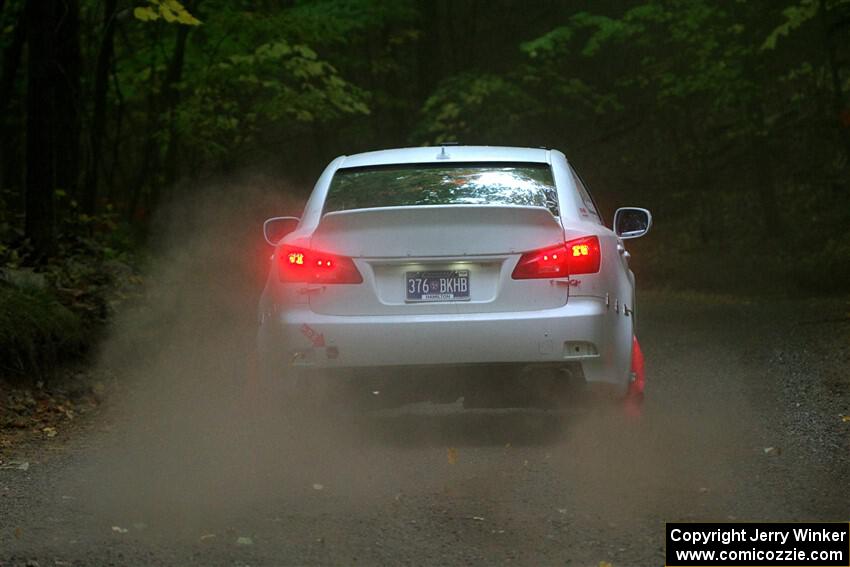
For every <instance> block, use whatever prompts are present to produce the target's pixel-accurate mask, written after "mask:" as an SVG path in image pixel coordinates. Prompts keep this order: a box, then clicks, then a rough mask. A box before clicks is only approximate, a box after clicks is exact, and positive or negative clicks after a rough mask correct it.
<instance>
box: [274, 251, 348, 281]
mask: <svg viewBox="0 0 850 567" xmlns="http://www.w3.org/2000/svg"><path fill="white" fill-rule="evenodd" d="M278 257H279V258H280V261H279V266H278V267H279V274H280V281H283V282H290V283H298V282H300V283H324V284H359V283H362V282H363V276H361V275H360V272H359V271H358V270H357V266H355V265H354V260H352V259H351V258H348V257H346V256H337V255H335V254H328V253H326V252H319V251H317V250H308V249H306V248H295V247H293V246H284V247H283V248H282V249H281V250H280V252H279V256H278Z"/></svg>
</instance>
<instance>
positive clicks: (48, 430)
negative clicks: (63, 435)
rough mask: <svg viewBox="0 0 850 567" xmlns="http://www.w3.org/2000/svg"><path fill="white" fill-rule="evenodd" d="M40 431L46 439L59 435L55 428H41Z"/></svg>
mask: <svg viewBox="0 0 850 567" xmlns="http://www.w3.org/2000/svg"><path fill="white" fill-rule="evenodd" d="M41 430H42V431H43V432H44V434H45V435H46V436H48V437H56V434H57V433H59V432H58V431H56V428H55V427H43V428H42V429H41Z"/></svg>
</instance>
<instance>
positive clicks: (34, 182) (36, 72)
mask: <svg viewBox="0 0 850 567" xmlns="http://www.w3.org/2000/svg"><path fill="white" fill-rule="evenodd" d="M55 9H56V4H55V3H54V2H42V1H32V2H27V7H26V10H27V41H28V43H29V54H28V62H27V75H28V76H27V145H26V152H27V153H26V162H27V163H26V199H25V202H26V220H25V223H24V224H25V227H24V232H25V234H26V236H27V238H29V239H30V242H31V244H32V246H33V251H34V256H35V257H34V258H33V261H34V262H39V261H43V260H44V259H45V258H46V257H48V256H50V255H51V254H52V253H53V251H54V249H55V245H56V242H55V239H54V222H55V220H54V206H53V199H54V197H53V192H54V189H55V183H56V177H55V169H54V146H53V142H54V131H53V127H54V119H53V117H54V104H53V103H54V84H53V80H52V79H53V76H54V73H53V69H52V67H53V64H54V59H53V56H54V37H53V34H54V30H55V29H56V12H55Z"/></svg>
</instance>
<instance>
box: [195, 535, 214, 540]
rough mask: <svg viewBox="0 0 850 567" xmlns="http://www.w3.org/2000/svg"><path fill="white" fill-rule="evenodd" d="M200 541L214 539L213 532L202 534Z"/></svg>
mask: <svg viewBox="0 0 850 567" xmlns="http://www.w3.org/2000/svg"><path fill="white" fill-rule="evenodd" d="M198 539H200V540H201V541H207V540H208V539H215V534H204V535H202V536H201V537H200V538H198Z"/></svg>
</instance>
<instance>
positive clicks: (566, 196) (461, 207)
mask: <svg viewBox="0 0 850 567" xmlns="http://www.w3.org/2000/svg"><path fill="white" fill-rule="evenodd" d="M651 222H652V220H651V216H650V214H649V212H648V211H647V210H645V209H640V208H621V209H618V210H617V212H616V214H615V216H614V230H611V229H609V228H608V227H606V226H605V224H604V222H603V219H602V218H601V217H600V214H599V212H598V209H597V207H596V205H595V203H594V201H593V199H592V198H591V196H590V194H589V193H588V191H587V189H586V187H585V186H584V184H583V183H582V181H581V178H580V177H579V176H578V174H577V173H576V172H575V170H574V169H573V168H572V167H571V166H570V164H569V162H568V161H567V159H566V158H565V156H564V154H562V153H561V152H559V151H556V150H550V149H534V148H512V147H487V146H452V145H446V146H442V147H420V148H405V149H392V150H383V151H375V152H368V153H362V154H356V155H352V156H341V157H338V158H337V159H335V160H334V161H333V162H331V164H330V165H328V167H327V168H326V169H325V171H324V173H322V175H321V177H320V178H319V180H318V182H317V183H316V186H315V188H314V189H313V192H312V195H311V196H310V199H309V201H308V202H307V204H306V207H305V209H304V213H303V215H302V217H301V218H300V219H297V218H293V217H276V218H272V219H269V220H268V221H266V223H265V227H264V229H265V236H266V239H267V240H268V242H269V243H270V244H271V245H272V246H274V254H273V256H272V258H271V270H270V273H269V276H268V281H267V283H266V287H265V290H264V292H263V295H262V298H261V301H260V307H259V324H260V331H259V345H258V346H259V348H258V352H259V356H260V368H261V376H262V380H263V382H264V384H265V385H266V386H269V387H275V386H281V387H284V389H286V388H289V387H291V386H292V385H293V384H295V383H298V384H304V383H308V384H309V382H310V381H311V380H312V379H313V378H311V377H317V376H322V377H323V380H324V381H325V382H327V381H328V380H330V381H331V383H332V381H333V380H334V377H335V376H338V377H340V381H342V380H343V378H342V377H346V380H347V383H349V382H351V380H350V379H351V377H355V378H357V377H359V378H360V379H362V380H364V381H365V382H369V381H370V380H377V379H378V377H379V376H380V377H381V379H382V380H383V382H382V383H383V384H384V385H385V386H388V385H391V384H393V383H395V384H401V383H404V382H405V381H407V380H413V378H414V377H422V376H426V378H425V379H424V380H425V384H426V386H425V388H424V389H425V390H427V389H428V387H427V384H428V383H429V382H428V381H429V380H430V381H431V382H430V383H433V384H434V385H435V388H434V389H435V390H439V391H440V392H441V393H443V392H444V391H445V384H444V383H441V382H445V381H446V380H445V379H448V380H449V381H450V382H452V384H454V385H457V386H459V387H460V389H461V390H462V391H461V395H463V397H464V400H465V402H466V403H467V405H471V406H474V405H479V404H480V403H482V400H483V401H484V402H489V401H492V398H491V397H489V396H488V390H490V389H493V390H495V389H501V388H502V384H503V378H504V377H505V375H506V374H507V375H512V376H516V377H518V378H517V380H518V381H519V382H518V389H516V388H515V389H513V390H511V391H513V392H514V393H516V392H517V391H518V390H521V389H522V388H524V387H526V385H527V386H528V387H529V388H531V384H532V383H533V382H534V380H535V377H542V376H546V377H548V379H549V380H550V381H551V380H555V381H557V380H559V379H563V380H564V381H565V382H566V381H575V380H578V381H580V382H582V383H586V384H604V385H607V386H608V387H609V388H608V389H613V390H614V391H616V392H618V393H620V394H622V395H626V394H627V393H631V394H635V395H640V394H642V390H643V377H642V355H641V354H640V350H639V347H638V346H637V341H636V339H635V283H634V275H633V273H632V272H631V270H630V269H629V264H628V260H629V253H628V252H627V251H626V249H625V247H624V243H623V241H624V240H626V239H629V238H636V237H639V236H642V235H644V234H646V232H647V231H648V230H649V228H650V225H651ZM457 369H462V371H461V374H463V375H469V376H472V375H475V376H477V377H478V378H479V379H477V380H475V381H467V380H459V379H458V378H457V376H458V373H457ZM423 371H425V372H424V373H423ZM495 376H498V377H499V379H498V380H497V379H496V378H495ZM447 377H448V378H447ZM553 377H554V378H553ZM355 382H356V380H355ZM438 383H440V385H439V387H437V384H438ZM496 384H499V386H497V385H496ZM365 387H367V388H369V389H370V391H372V392H379V391H380V390H379V389H374V390H371V388H376V386H374V384H372V385H368V386H365ZM419 388H420V389H422V386H421V384H420V386H419ZM287 391H292V390H287ZM500 391H501V390H500ZM441 395H442V394H441ZM438 397H439V396H438Z"/></svg>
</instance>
